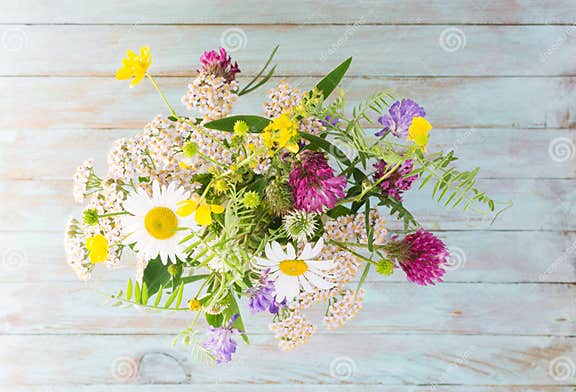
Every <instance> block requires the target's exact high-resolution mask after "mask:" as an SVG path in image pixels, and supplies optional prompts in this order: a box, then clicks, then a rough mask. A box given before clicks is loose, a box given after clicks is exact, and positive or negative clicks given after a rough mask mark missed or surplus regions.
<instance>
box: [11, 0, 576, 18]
mask: <svg viewBox="0 0 576 392" xmlns="http://www.w3.org/2000/svg"><path fill="white" fill-rule="evenodd" d="M53 4H54V3H53V2H51V1H50V0H7V1H3V2H2V4H1V5H0V23H48V24H51V23H81V24H90V23H114V24H116V23H126V24H142V23H153V24H158V23H162V24H183V23H191V24H223V23H224V24H246V23H248V24H251V23H274V24H277V23H291V24H311V23H322V24H325V23H326V24H331V23H377V24H381V23H385V24H404V23H411V24H420V23H487V24H514V23H535V24H549V23H568V24H570V23H573V22H574V20H575V19H576V6H575V5H574V2H572V1H570V0H554V1H551V0H547V1H543V0H516V1H491V2H482V1H478V0H430V1H419V0H404V1H392V0H364V1H362V2H351V1H345V0H315V1H310V0H294V1H289V2H287V1H276V2H273V3H272V2H269V1H266V0H247V1H223V0H219V1H213V2H210V3H209V5H207V3H206V2H204V1H201V0H166V1H164V2H163V6H162V7H158V6H157V3H156V2H154V1H152V0H133V1H130V2H125V3H120V4H119V3H118V2H116V1H114V0H102V1H100V2H98V8H97V9H94V6H93V3H92V2H90V1H89V0H76V1H75V0H60V1H59V4H60V7H58V8H56V7H54V6H53ZM63 10H65V11H63Z"/></svg>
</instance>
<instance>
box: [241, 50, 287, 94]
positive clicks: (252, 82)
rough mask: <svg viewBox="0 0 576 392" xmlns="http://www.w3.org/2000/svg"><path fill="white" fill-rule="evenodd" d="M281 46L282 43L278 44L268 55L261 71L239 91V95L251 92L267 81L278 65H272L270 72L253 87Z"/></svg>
mask: <svg viewBox="0 0 576 392" xmlns="http://www.w3.org/2000/svg"><path fill="white" fill-rule="evenodd" d="M279 47H280V45H276V47H275V48H274V50H273V51H272V53H270V56H268V60H266V63H265V64H264V66H263V67H262V69H261V70H260V72H258V74H257V75H256V76H255V77H254V78H253V79H252V80H251V81H250V82H249V83H248V84H247V85H246V86H245V87H244V88H243V89H242V90H240V91H239V92H238V96H241V95H244V94H248V93H249V92H251V91H254V90H256V89H257V88H258V87H260V86H261V85H263V84H264V83H266V82H267V81H268V80H269V79H270V78H271V77H272V75H273V74H274V70H275V69H276V66H274V67H272V69H271V70H270V72H268V74H267V75H266V76H265V77H264V78H263V79H262V80H261V81H260V82H259V83H258V84H257V85H256V86H253V87H252V85H253V84H254V83H255V82H256V81H257V80H258V78H259V77H260V76H262V74H263V73H264V72H265V71H266V68H268V66H269V65H270V62H271V61H272V59H273V58H274V55H275V54H276V52H277V51H278V48H279Z"/></svg>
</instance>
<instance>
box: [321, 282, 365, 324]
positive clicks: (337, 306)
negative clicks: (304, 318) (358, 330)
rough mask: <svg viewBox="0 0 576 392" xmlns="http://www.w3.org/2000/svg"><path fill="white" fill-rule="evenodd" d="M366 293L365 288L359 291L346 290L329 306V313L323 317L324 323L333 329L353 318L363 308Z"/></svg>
mask: <svg viewBox="0 0 576 392" xmlns="http://www.w3.org/2000/svg"><path fill="white" fill-rule="evenodd" d="M364 294H365V290H364V289H360V290H358V293H356V291H355V290H346V291H345V292H344V294H343V295H342V297H341V298H338V299H337V300H336V301H335V302H334V303H332V304H331V305H330V306H329V307H328V314H327V315H326V316H324V319H323V322H324V325H326V326H327V327H328V328H329V329H331V330H333V329H336V328H340V327H342V326H343V325H344V324H345V323H346V322H348V321H350V320H352V319H353V318H354V317H355V316H356V315H357V314H358V312H360V310H362V301H363V299H364Z"/></svg>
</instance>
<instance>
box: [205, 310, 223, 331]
mask: <svg viewBox="0 0 576 392" xmlns="http://www.w3.org/2000/svg"><path fill="white" fill-rule="evenodd" d="M206 322H207V323H208V325H211V326H213V327H215V328H218V327H220V326H222V322H224V315H223V314H222V313H219V314H209V313H206Z"/></svg>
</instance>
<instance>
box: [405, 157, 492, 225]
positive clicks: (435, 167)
mask: <svg viewBox="0 0 576 392" xmlns="http://www.w3.org/2000/svg"><path fill="white" fill-rule="evenodd" d="M416 158H417V162H418V163H419V164H420V168H418V169H416V170H414V171H413V172H412V173H410V175H412V174H419V175H420V176H421V183H420V188H419V189H422V188H423V187H424V186H425V185H426V184H428V183H432V184H433V189H432V198H433V199H434V200H436V201H437V202H438V203H442V204H443V205H444V206H450V207H451V208H456V207H458V206H459V205H460V204H462V209H463V210H464V211H467V210H468V209H472V210H473V211H474V212H477V213H480V214H485V211H483V210H482V208H481V207H479V205H484V206H485V207H487V209H488V211H490V212H492V211H494V209H495V202H494V200H492V199H491V198H490V197H489V196H488V195H486V193H484V192H481V191H479V190H478V189H476V187H475V185H476V176H477V175H478V172H479V171H480V168H478V167H477V168H475V169H474V170H471V171H458V170H457V169H456V168H454V167H453V166H452V165H451V164H452V163H453V162H454V161H456V160H458V158H457V157H455V156H454V152H453V151H450V152H448V153H447V154H443V153H441V154H437V156H435V157H428V158H427V157H425V156H424V154H423V153H422V152H420V151H418V152H417V153H416Z"/></svg>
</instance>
